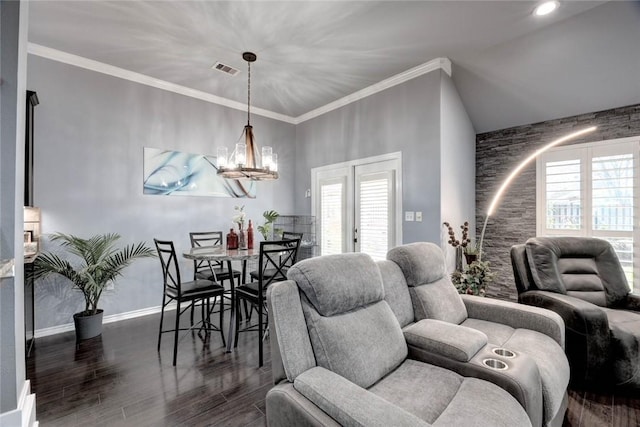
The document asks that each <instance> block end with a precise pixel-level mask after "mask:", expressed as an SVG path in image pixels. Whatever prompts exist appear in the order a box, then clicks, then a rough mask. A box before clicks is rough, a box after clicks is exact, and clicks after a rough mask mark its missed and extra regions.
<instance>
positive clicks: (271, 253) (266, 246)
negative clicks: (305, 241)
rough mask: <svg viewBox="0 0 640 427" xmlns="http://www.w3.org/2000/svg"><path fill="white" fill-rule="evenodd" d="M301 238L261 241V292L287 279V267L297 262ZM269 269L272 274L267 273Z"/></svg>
mask: <svg viewBox="0 0 640 427" xmlns="http://www.w3.org/2000/svg"><path fill="white" fill-rule="evenodd" d="M299 247H300V239H294V240H266V241H263V242H260V258H259V260H258V282H259V285H260V294H262V291H263V290H265V289H266V288H267V286H269V285H270V284H271V283H273V282H280V281H282V280H287V269H288V268H289V267H291V266H292V265H293V264H295V262H296V258H297V256H298V248H299ZM267 271H269V273H270V274H265V273H266V272H267Z"/></svg>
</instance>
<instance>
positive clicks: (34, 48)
mask: <svg viewBox="0 0 640 427" xmlns="http://www.w3.org/2000/svg"><path fill="white" fill-rule="evenodd" d="M27 52H28V53H30V54H32V55H36V56H40V57H42V58H47V59H51V60H53V61H58V62H62V63H64V64H69V65H73V66H76V67H80V68H84V69H87V70H91V71H95V72H98V73H102V74H106V75H109V76H113V77H118V78H121V79H125V80H129V81H132V82H136V83H140V84H143V85H146V86H151V87H155V88H157V89H162V90H166V91H169V92H174V93H178V94H180V95H184V96H188V97H191V98H196V99H200V100H202V101H206V102H210V103H212V104H217V105H222V106H224V107H228V108H233V109H234V110H240V111H246V109H247V105H246V104H244V103H242V102H237V101H233V100H231V99H227V98H223V97H221V96H216V95H212V94H210V93H207V92H203V91H201V90H196V89H191V88H188V87H186V86H181V85H178V84H175V83H171V82H167V81H165V80H160V79H157V78H155V77H150V76H147V75H145V74H141V73H136V72H134V71H129V70H125V69H124V68H120V67H115V66H113V65H109V64H105V63H103V62H99V61H94V60H93V59H88V58H85V57H82V56H78V55H74V54H71V53H67V52H63V51H61V50H57V49H52V48H50V47H46V46H42V45H39V44H36V43H29V44H28V47H27ZM435 70H443V71H444V72H445V73H447V74H448V75H449V76H451V61H450V60H449V59H448V58H436V59H433V60H431V61H429V62H425V63H424V64H421V65H418V66H416V67H413V68H411V69H409V70H407V71H404V72H402V73H400V74H396V75H395V76H392V77H389V78H388V79H385V80H382V81H381V82H378V83H375V84H373V85H371V86H368V87H366V88H364V89H361V90H359V91H357V92H354V93H352V94H350V95H347V96H345V97H343V98H340V99H338V100H336V101H333V102H330V103H329V104H326V105H323V106H322V107H320V108H316V109H315V110H311V111H309V112H308V113H305V114H302V115H300V116H298V117H291V116H287V115H285V114H280V113H276V112H274V111H270V110H265V109H263V108H256V107H252V108H251V113H252V114H256V115H259V116H263V117H268V118H270V119H274V120H279V121H282V122H286V123H291V124H299V123H302V122H305V121H307V120H310V119H312V118H314V117H318V116H321V115H322V114H325V113H328V112H329V111H333V110H335V109H338V108H340V107H343V106H345V105H348V104H351V103H352V102H355V101H358V100H360V99H362V98H366V97H368V96H371V95H373V94H376V93H378V92H381V91H383V90H385V89H389V88H390V87H393V86H397V85H399V84H402V83H404V82H406V81H408V80H411V79H415V78H416V77H419V76H421V75H423V74H427V73H430V72H431V71H435Z"/></svg>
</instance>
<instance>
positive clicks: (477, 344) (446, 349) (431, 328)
mask: <svg viewBox="0 0 640 427" xmlns="http://www.w3.org/2000/svg"><path fill="white" fill-rule="evenodd" d="M402 331H403V332H404V337H405V339H406V340H407V343H408V344H410V345H413V346H415V347H418V348H421V349H423V350H426V351H429V352H431V353H436V354H439V355H440V356H444V357H448V358H450V359H453V360H457V361H458V362H468V361H469V360H471V359H472V358H473V356H475V355H476V353H478V351H479V350H480V349H481V348H483V347H484V346H485V345H487V341H488V338H487V336H486V335H485V334H484V333H482V332H480V331H477V330H475V329H471V328H467V327H466V326H460V325H456V324H455V323H449V322H443V321H441V320H435V319H423V320H421V321H419V322H417V323H414V324H412V325H410V326H407V327H406V328H404V329H403V330H402Z"/></svg>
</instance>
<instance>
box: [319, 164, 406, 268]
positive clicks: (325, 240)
mask: <svg viewBox="0 0 640 427" xmlns="http://www.w3.org/2000/svg"><path fill="white" fill-rule="evenodd" d="M400 174H401V156H400V153H393V154H391V155H386V156H380V157H375V158H368V159H362V160H358V161H353V162H348V163H341V164H338V165H330V166H325V167H321V168H315V169H313V170H312V173H311V175H312V182H313V188H314V191H313V193H312V211H313V212H314V215H316V218H317V221H316V222H317V224H318V228H319V229H318V239H319V246H320V253H321V255H330V254H336V253H343V252H354V251H355V252H364V253H367V254H369V255H371V257H372V258H373V259H376V260H378V259H384V258H385V256H386V254H387V251H388V250H389V249H390V248H392V247H394V246H396V245H398V244H401V240H402V224H401V223H400V222H399V221H396V220H397V219H398V218H400V212H401V210H402V201H401V194H402V192H401V190H400V188H401V187H400V185H401V177H400Z"/></svg>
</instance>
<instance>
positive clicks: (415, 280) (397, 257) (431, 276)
mask: <svg viewBox="0 0 640 427" xmlns="http://www.w3.org/2000/svg"><path fill="white" fill-rule="evenodd" d="M387 259H388V260H391V261H393V262H395V263H396V264H398V266H400V268H401V269H402V272H403V273H404V277H405V279H406V280H407V285H409V286H420V285H424V284H425V283H433V282H435V281H437V280H439V279H441V278H443V277H444V276H446V275H447V272H446V269H445V263H444V255H443V254H442V250H441V249H440V247H439V246H438V245H436V244H434V243H429V242H417V243H409V244H406V245H402V246H397V247H395V248H393V249H391V250H389V252H387Z"/></svg>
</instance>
